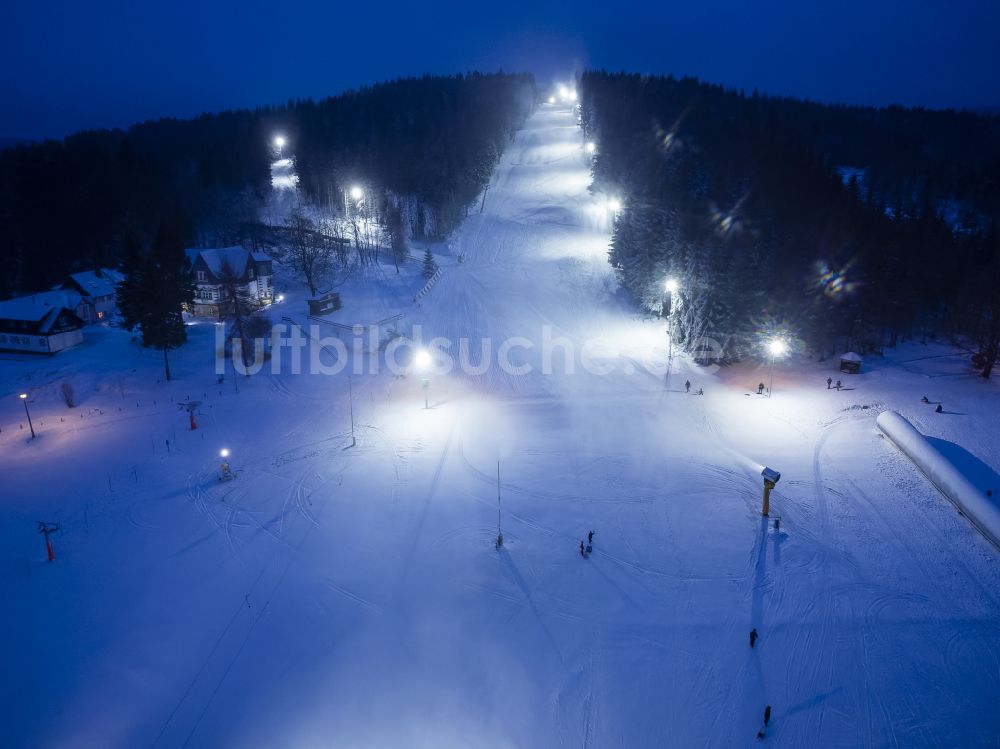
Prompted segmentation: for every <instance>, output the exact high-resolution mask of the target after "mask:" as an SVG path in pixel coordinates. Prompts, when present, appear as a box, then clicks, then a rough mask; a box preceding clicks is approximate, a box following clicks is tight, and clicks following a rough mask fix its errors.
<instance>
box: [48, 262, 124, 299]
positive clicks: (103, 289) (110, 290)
mask: <svg viewBox="0 0 1000 749" xmlns="http://www.w3.org/2000/svg"><path fill="white" fill-rule="evenodd" d="M69 278H70V280H68V281H67V282H66V283H67V284H68V283H70V281H72V282H74V283H75V285H76V286H77V287H79V288H80V289H81V290H82V291H83V292H84V293H85V294H87V296H91V297H99V296H112V295H114V293H115V291H116V290H117V289H116V287H117V285H118V284H119V283H121V282H122V281H123V280H124V279H125V276H124V275H123V274H122V273H121V272H119V271H117V270H113V269H111V268H99V269H97V270H88V271H83V272H82V273H72V274H70V277H69ZM65 285H66V284H63V286H65Z"/></svg>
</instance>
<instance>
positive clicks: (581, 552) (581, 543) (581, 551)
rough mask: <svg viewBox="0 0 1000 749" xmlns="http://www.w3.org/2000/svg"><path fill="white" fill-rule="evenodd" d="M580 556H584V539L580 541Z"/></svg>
mask: <svg viewBox="0 0 1000 749" xmlns="http://www.w3.org/2000/svg"><path fill="white" fill-rule="evenodd" d="M580 556H581V557H582V556H583V541H581V542H580Z"/></svg>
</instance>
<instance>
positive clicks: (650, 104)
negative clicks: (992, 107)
mask: <svg viewBox="0 0 1000 749" xmlns="http://www.w3.org/2000/svg"><path fill="white" fill-rule="evenodd" d="M581 118H582V122H583V127H584V130H585V133H586V136H587V137H588V138H589V139H591V140H594V141H595V142H596V143H597V144H598V149H597V152H596V155H595V157H594V163H593V172H594V188H593V189H594V190H596V191H598V192H601V193H604V194H606V195H616V196H620V198H621V202H622V209H621V211H620V212H619V213H618V215H617V217H616V219H615V226H614V232H613V237H612V242H611V248H610V252H609V256H610V261H611V263H612V265H613V266H614V267H615V269H616V272H617V274H618V276H619V279H620V281H621V283H622V286H623V287H624V289H625V290H626V291H627V292H628V293H629V294H631V295H632V296H633V297H634V298H635V300H636V302H637V303H638V304H640V305H641V306H642V307H643V308H645V309H646V310H648V311H651V312H654V313H657V314H664V313H665V312H668V311H669V310H671V309H672V310H673V314H674V315H675V319H674V320H672V324H673V325H674V329H675V334H676V336H677V338H678V340H679V341H680V342H681V343H682V344H683V345H686V346H688V347H689V348H696V347H697V346H699V345H702V342H703V341H704V340H705V339H712V340H713V341H714V342H715V343H716V344H717V345H718V346H719V347H720V349H721V356H722V359H723V361H732V360H736V359H739V358H742V357H744V356H747V355H750V354H751V353H757V352H759V350H760V349H759V344H760V340H761V338H762V336H765V335H772V334H775V333H784V334H787V335H791V336H792V337H794V338H796V339H797V341H798V342H799V344H800V345H801V347H802V348H803V349H805V350H808V351H810V352H812V353H814V354H816V355H819V356H828V355H832V354H834V353H842V351H841V349H846V348H858V349H862V350H877V349H879V348H880V347H882V346H884V345H894V344H895V342H896V341H897V340H898V338H899V337H900V336H910V335H934V334H948V335H954V336H963V337H964V338H965V340H968V341H969V342H970V343H971V344H972V346H973V348H975V349H977V351H976V353H977V364H979V365H982V366H983V371H984V375H985V376H989V373H990V371H991V369H992V366H993V364H994V363H995V361H996V359H997V355H998V338H1000V244H998V232H997V223H998V221H1000V199H998V197H1000V196H998V193H997V190H998V189H1000V137H998V136H1000V119H998V118H996V117H987V116H981V115H975V114H970V113H965V112H931V111H927V110H922V109H906V108H902V107H890V108H886V109H872V108H864V107H848V106H841V105H836V106H835V105H822V104H817V103H813V102H803V101H798V100H794V99H788V98H776V97H767V96H761V95H759V94H758V93H756V92H754V93H753V94H751V95H747V94H745V93H744V92H741V91H735V90H728V89H725V88H723V87H721V86H717V85H711V84H706V83H702V82H699V81H698V80H696V79H693V78H680V79H678V78H674V77H649V76H640V75H633V74H625V73H622V74H609V73H606V72H602V71H590V72H587V73H585V74H584V75H583V77H582V81H581ZM670 276H673V277H676V278H678V279H679V280H680V282H681V284H682V290H681V291H680V292H678V293H677V295H676V297H677V298H676V299H674V300H670V299H669V298H668V297H667V295H666V292H665V290H664V286H663V282H664V279H665V278H667V277H670ZM671 301H673V304H672V305H671V304H670V302H671ZM713 345H715V344H713ZM716 353H720V352H716Z"/></svg>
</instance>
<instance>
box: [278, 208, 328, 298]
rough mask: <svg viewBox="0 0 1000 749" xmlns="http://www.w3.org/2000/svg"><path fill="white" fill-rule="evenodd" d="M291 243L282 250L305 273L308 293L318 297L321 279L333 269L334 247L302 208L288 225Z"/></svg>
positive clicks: (292, 216)
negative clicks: (331, 263) (331, 266)
mask: <svg viewBox="0 0 1000 749" xmlns="http://www.w3.org/2000/svg"><path fill="white" fill-rule="evenodd" d="M285 228H286V230H287V234H288V246H287V248H286V249H285V250H284V251H283V252H281V253H280V255H281V259H282V260H285V261H286V262H287V263H288V264H289V265H291V266H292V268H294V269H295V271H296V272H298V273H299V274H300V275H301V276H302V280H303V281H305V282H306V285H307V286H308V287H309V293H310V294H312V295H313V296H316V291H317V289H318V285H319V281H320V279H321V278H322V277H323V275H325V274H326V273H327V272H328V271H329V270H330V262H331V260H332V258H333V248H332V245H331V243H330V242H327V241H326V240H325V238H324V237H323V236H322V235H321V234H320V232H319V231H318V230H317V227H316V223H315V222H314V221H313V220H312V219H311V218H309V217H308V216H306V215H305V214H304V213H303V212H302V210H301V209H295V210H294V211H292V214H291V215H290V216H289V217H288V221H287V223H286V224H285Z"/></svg>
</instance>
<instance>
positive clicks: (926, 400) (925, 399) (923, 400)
mask: <svg viewBox="0 0 1000 749" xmlns="http://www.w3.org/2000/svg"><path fill="white" fill-rule="evenodd" d="M920 402H921V403H930V402H931V401H930V399H929V398H928V397H927V396H926V395H925V396H924V397H923V398H921V399H920Z"/></svg>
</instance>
